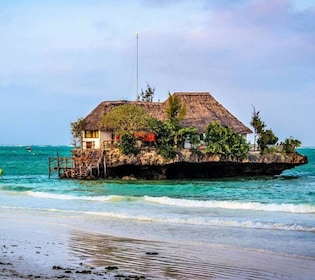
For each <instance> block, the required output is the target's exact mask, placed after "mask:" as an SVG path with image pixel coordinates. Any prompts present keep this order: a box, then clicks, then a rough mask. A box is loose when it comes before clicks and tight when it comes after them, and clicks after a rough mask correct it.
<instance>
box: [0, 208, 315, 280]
mask: <svg viewBox="0 0 315 280" xmlns="http://www.w3.org/2000/svg"><path fill="white" fill-rule="evenodd" d="M0 218H1V219H0V232H1V233H0V237H1V238H0V248H1V249H0V254H1V255H0V278H1V279H304V280H305V279H313V276H314V273H315V261H314V259H312V258H299V257H294V256H284V255H276V254H271V253H268V252H261V251H253V250H246V249H240V248H233V247H227V246H220V245H214V244H196V243H191V244H187V243H182V242H161V241H154V240H151V241H150V240H141V238H139V239H129V238H126V237H119V236H109V235H106V233H96V232H90V231H88V230H86V229H84V226H82V227H80V226H78V225H79V224H80V223H77V225H76V222H75V221H69V219H68V218H58V219H56V217H47V216H40V215H38V214H30V213H28V214H23V213H14V212H6V211H3V210H2V211H1V213H0ZM75 225H76V226H75Z"/></svg>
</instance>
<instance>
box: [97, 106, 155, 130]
mask: <svg viewBox="0 0 315 280" xmlns="http://www.w3.org/2000/svg"><path fill="white" fill-rule="evenodd" d="M150 119H151V117H150V116H149V114H148V113H147V112H146V111H144V110H143V109H142V108H140V107H139V106H136V105H133V104H126V105H121V106H117V107H115V108H113V109H112V110H111V111H110V112H108V113H107V114H105V115H104V117H103V120H102V124H103V126H104V127H105V128H106V129H108V130H112V131H114V132H116V133H129V134H134V133H135V132H137V131H140V130H147V129H148V123H149V120H150Z"/></svg>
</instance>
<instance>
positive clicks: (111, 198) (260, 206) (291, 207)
mask: <svg viewBox="0 0 315 280" xmlns="http://www.w3.org/2000/svg"><path fill="white" fill-rule="evenodd" d="M26 193H27V195H29V196H32V197H37V198H46V199H60V200H85V201H95V202H106V201H108V202H120V201H140V200H144V201H145V202H147V203H155V204H161V205H169V206H175V207H185V208H187V207H188V208H209V209H211V208H223V209H231V210H251V211H269V212H289V213H315V206H313V205H309V204H288V203H284V204H275V203H270V204H267V203H259V202H240V201H227V200H226V201H217V200H205V201H202V200H189V199H180V198H170V197H165V196H164V197H151V196H144V197H143V198H140V197H139V198H138V197H128V196H119V195H108V196H77V195H71V194H53V193H46V192H33V191H27V192H26Z"/></svg>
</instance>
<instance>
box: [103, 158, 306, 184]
mask: <svg viewBox="0 0 315 280" xmlns="http://www.w3.org/2000/svg"><path fill="white" fill-rule="evenodd" d="M300 164H301V163H284V162H283V163H252V162H247V163H241V162H222V161H220V162H200V163H189V162H177V163H172V164H166V165H132V164H124V165H119V166H116V167H110V168H108V169H107V174H106V177H107V178H128V179H129V178H137V179H147V180H156V179H210V178H227V177H240V176H273V175H280V174H281V173H282V171H284V170H286V169H291V168H294V167H295V166H298V165H300ZM302 164H304V163H302Z"/></svg>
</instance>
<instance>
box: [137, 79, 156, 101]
mask: <svg viewBox="0 0 315 280" xmlns="http://www.w3.org/2000/svg"><path fill="white" fill-rule="evenodd" d="M154 92H155V88H152V87H151V86H150V85H149V84H148V83H147V89H146V90H145V91H143V89H141V93H140V94H137V101H140V100H141V101H144V102H153V97H154Z"/></svg>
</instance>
